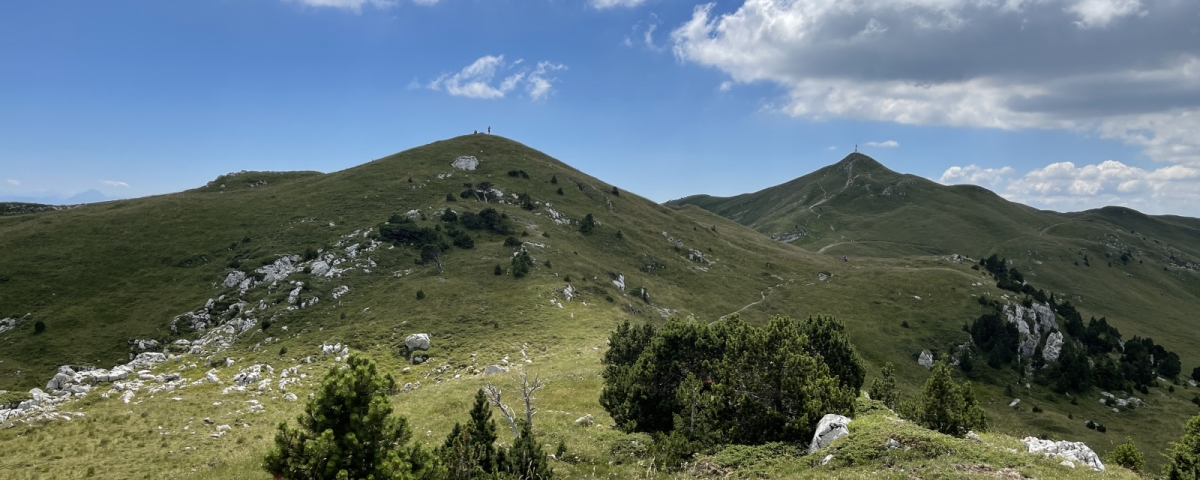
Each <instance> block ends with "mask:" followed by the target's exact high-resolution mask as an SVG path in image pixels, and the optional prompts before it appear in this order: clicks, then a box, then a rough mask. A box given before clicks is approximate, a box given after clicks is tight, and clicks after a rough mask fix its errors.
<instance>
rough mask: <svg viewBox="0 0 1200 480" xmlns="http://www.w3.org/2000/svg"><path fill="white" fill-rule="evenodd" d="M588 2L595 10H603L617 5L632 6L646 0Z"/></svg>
mask: <svg viewBox="0 0 1200 480" xmlns="http://www.w3.org/2000/svg"><path fill="white" fill-rule="evenodd" d="M588 3H589V4H590V5H591V6H592V8H595V9H596V10H605V9H609V8H617V7H624V8H633V7H636V6H638V5H641V4H643V3H646V0H591V1H590V2H588Z"/></svg>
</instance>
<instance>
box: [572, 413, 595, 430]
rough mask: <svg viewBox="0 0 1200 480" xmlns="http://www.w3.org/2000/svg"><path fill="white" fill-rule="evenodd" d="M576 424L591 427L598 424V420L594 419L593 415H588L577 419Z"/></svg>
mask: <svg viewBox="0 0 1200 480" xmlns="http://www.w3.org/2000/svg"><path fill="white" fill-rule="evenodd" d="M575 424H576V425H579V426H581V427H590V426H592V425H595V424H596V420H595V419H594V418H592V414H590V413H589V414H587V415H584V416H582V417H579V418H576V419H575Z"/></svg>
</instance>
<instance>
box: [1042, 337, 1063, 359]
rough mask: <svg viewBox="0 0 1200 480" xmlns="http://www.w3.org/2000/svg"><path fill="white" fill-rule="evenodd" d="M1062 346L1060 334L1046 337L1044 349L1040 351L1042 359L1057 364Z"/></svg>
mask: <svg viewBox="0 0 1200 480" xmlns="http://www.w3.org/2000/svg"><path fill="white" fill-rule="evenodd" d="M1062 344H1063V334H1062V332H1053V333H1051V334H1050V335H1049V336H1047V337H1046V347H1045V348H1043V349H1042V358H1044V359H1046V361H1047V362H1057V361H1058V356H1059V355H1060V354H1061V353H1062Z"/></svg>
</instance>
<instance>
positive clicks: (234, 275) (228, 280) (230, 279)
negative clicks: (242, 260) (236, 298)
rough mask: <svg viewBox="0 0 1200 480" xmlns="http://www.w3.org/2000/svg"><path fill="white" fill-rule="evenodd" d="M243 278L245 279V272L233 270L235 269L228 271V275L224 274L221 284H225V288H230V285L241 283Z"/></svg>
mask: <svg viewBox="0 0 1200 480" xmlns="http://www.w3.org/2000/svg"><path fill="white" fill-rule="evenodd" d="M245 279H246V272H242V271H239V270H235V271H232V272H229V275H226V276H225V281H224V282H222V285H225V288H232V287H234V286H236V285H238V284H240V283H242V281H243V280H245Z"/></svg>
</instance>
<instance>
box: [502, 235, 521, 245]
mask: <svg viewBox="0 0 1200 480" xmlns="http://www.w3.org/2000/svg"><path fill="white" fill-rule="evenodd" d="M521 243H522V242H521V240H520V239H518V238H517V237H508V238H505V239H504V246H506V247H519V246H521Z"/></svg>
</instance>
